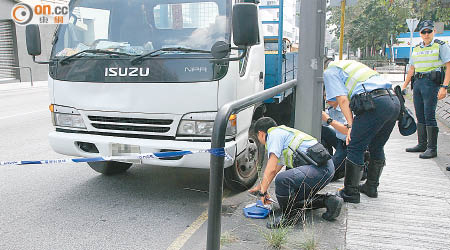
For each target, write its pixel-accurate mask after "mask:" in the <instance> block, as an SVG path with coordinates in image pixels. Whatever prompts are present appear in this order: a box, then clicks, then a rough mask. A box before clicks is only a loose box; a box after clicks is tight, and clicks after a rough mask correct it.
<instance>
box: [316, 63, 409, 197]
mask: <svg viewBox="0 0 450 250" xmlns="http://www.w3.org/2000/svg"><path fill="white" fill-rule="evenodd" d="M324 83H325V91H326V98H327V100H332V99H333V98H336V100H337V102H338V105H339V107H340V108H341V110H342V113H343V114H344V116H345V119H346V120H347V128H348V133H347V138H346V143H347V158H346V159H345V179H344V188H343V189H341V190H339V191H338V193H337V194H338V195H339V196H340V197H342V198H343V199H344V201H346V202H351V203H359V202H360V194H359V191H361V192H362V193H365V194H366V195H367V196H369V197H373V198H376V197H378V192H377V187H378V185H379V179H380V176H381V172H382V170H383V167H384V165H385V155H384V150H383V147H384V145H385V144H386V142H387V140H388V139H389V136H390V134H391V132H392V129H393V128H394V125H395V122H396V120H397V117H398V115H399V112H400V103H399V100H398V98H397V97H396V96H395V95H394V94H393V92H392V90H391V87H392V84H391V83H390V82H388V81H386V80H384V79H383V78H382V77H381V76H380V75H379V74H378V73H377V72H376V71H374V70H372V69H370V68H369V67H367V66H366V65H364V64H362V63H359V62H356V61H353V60H341V61H334V62H331V63H330V64H329V65H328V68H326V70H325V71H324ZM352 111H353V112H354V113H355V117H354V118H353V115H352ZM367 147H368V149H369V152H370V162H369V166H368V170H367V171H368V172H367V181H366V182H365V183H364V184H363V185H361V186H359V181H360V180H361V176H362V174H363V167H364V151H365V150H366V149H367Z"/></svg>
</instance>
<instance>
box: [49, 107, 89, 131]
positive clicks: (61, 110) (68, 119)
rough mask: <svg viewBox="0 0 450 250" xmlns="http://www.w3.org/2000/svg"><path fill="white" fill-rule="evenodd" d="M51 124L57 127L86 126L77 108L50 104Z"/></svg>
mask: <svg viewBox="0 0 450 250" xmlns="http://www.w3.org/2000/svg"><path fill="white" fill-rule="evenodd" d="M50 111H52V114H53V115H52V120H53V125H54V126H58V127H70V128H86V125H84V121H83V118H82V117H81V115H80V113H79V112H78V110H76V109H74V108H69V107H63V106H57V105H53V104H52V105H50Z"/></svg>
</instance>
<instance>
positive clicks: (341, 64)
mask: <svg viewBox="0 0 450 250" xmlns="http://www.w3.org/2000/svg"><path fill="white" fill-rule="evenodd" d="M332 66H333V67H338V68H340V69H342V70H343V71H344V72H345V73H347V74H348V78H347V81H346V82H345V87H346V88H347V90H348V98H349V99H350V98H351V96H352V93H353V90H354V89H355V87H356V86H358V83H361V82H364V81H366V80H367V79H369V78H370V77H372V76H374V75H378V73H377V72H376V71H375V70H372V69H371V68H369V67H367V66H366V65H364V64H362V63H360V62H357V61H353V60H342V61H333V62H331V63H330V64H329V66H328V67H332Z"/></svg>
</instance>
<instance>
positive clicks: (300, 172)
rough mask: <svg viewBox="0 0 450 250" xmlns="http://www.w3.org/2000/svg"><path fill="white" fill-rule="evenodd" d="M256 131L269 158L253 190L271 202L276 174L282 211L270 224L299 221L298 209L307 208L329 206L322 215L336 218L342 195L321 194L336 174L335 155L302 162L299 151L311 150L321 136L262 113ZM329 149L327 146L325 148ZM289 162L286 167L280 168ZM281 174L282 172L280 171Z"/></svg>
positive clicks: (287, 223) (255, 127)
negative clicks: (321, 161) (320, 161)
mask: <svg viewBox="0 0 450 250" xmlns="http://www.w3.org/2000/svg"><path fill="white" fill-rule="evenodd" d="M254 131H255V133H256V134H257V135H258V140H259V142H260V143H261V144H263V145H265V146H266V149H267V153H268V156H269V160H268V161H267V164H266V168H265V170H264V175H263V178H262V181H261V183H260V184H258V185H257V186H256V187H254V188H252V189H251V190H249V192H250V193H256V194H257V195H259V196H260V197H261V200H262V202H263V203H264V204H267V203H269V198H270V197H269V195H268V194H267V190H268V188H269V185H270V183H271V182H272V180H273V179H274V178H275V176H276V178H275V194H276V197H277V200H278V204H279V205H280V208H281V213H280V214H276V216H275V218H274V219H273V221H269V222H268V223H267V227H268V228H277V227H280V226H282V225H289V224H291V223H295V222H296V220H297V219H298V218H294V216H296V215H297V212H300V211H302V210H304V209H307V208H313V209H315V208H325V207H326V208H327V211H326V212H325V213H324V214H323V215H322V217H323V218H324V219H325V220H333V219H335V218H336V217H337V216H339V213H340V211H341V207H342V203H343V201H342V199H341V198H339V197H337V196H336V195H332V194H327V195H321V194H317V192H319V191H320V190H321V189H322V188H324V187H325V186H326V185H327V184H328V183H329V182H330V181H331V178H332V177H333V174H334V165H333V162H332V160H331V159H329V158H328V159H329V160H327V161H326V160H325V161H324V162H325V163H324V164H319V166H314V165H311V164H303V163H302V164H298V162H297V161H296V160H295V155H296V151H297V150H300V151H301V152H304V153H307V151H308V149H309V148H310V147H313V146H315V145H316V146H317V145H318V142H317V140H316V139H315V138H314V137H312V136H310V135H308V134H305V133H303V132H301V131H299V130H296V129H293V128H289V127H286V126H277V124H276V122H275V121H274V120H273V119H272V118H270V117H262V118H260V119H258V120H257V121H256V122H255V126H254ZM324 150H325V149H324ZM283 166H286V171H284V172H281V173H279V174H278V172H280V170H281V169H282V168H283ZM277 174H278V175H277Z"/></svg>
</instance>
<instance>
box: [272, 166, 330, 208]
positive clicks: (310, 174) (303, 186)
mask: <svg viewBox="0 0 450 250" xmlns="http://www.w3.org/2000/svg"><path fill="white" fill-rule="evenodd" d="M333 175H334V165H333V161H332V160H328V163H327V165H326V166H321V167H316V166H312V165H304V166H300V167H297V168H291V169H288V170H286V171H284V172H281V173H279V174H278V175H277V177H276V178H275V194H276V196H277V198H278V197H283V198H290V199H295V200H296V201H302V200H306V199H311V198H312V197H313V196H314V195H315V194H316V193H317V192H319V191H320V190H321V189H322V188H324V187H325V186H326V185H327V184H328V183H330V181H331V179H332V178H333Z"/></svg>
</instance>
